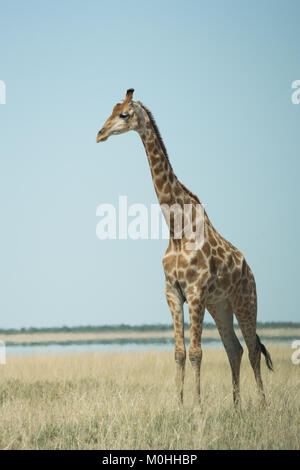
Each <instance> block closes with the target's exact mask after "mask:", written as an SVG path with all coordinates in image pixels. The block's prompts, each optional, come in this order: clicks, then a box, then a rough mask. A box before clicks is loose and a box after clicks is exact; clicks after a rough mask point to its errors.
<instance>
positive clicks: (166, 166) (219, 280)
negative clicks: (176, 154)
mask: <svg viewBox="0 0 300 470" xmlns="http://www.w3.org/2000/svg"><path fill="white" fill-rule="evenodd" d="M133 91H134V90H133V89H132V88H131V89H129V90H127V93H126V96H125V99H124V101H123V102H122V103H117V104H116V105H115V107H114V108H113V112H112V114H111V116H110V117H109V118H108V119H107V121H106V122H105V124H104V126H103V127H102V129H101V130H100V131H99V132H98V134H97V139H96V140H97V142H102V141H105V140H107V139H108V138H109V137H110V136H112V135H118V134H123V133H125V132H128V131H131V130H134V131H136V132H137V133H138V134H139V135H140V137H141V139H142V142H143V144H144V147H145V151H146V154H147V158H148V162H149V167H150V171H151V175H152V180H153V184H154V189H155V192H156V195H157V198H158V201H159V204H160V206H161V208H162V212H163V213H164V208H170V207H172V206H174V205H178V206H179V207H180V208H181V209H182V211H181V215H180V216H179V217H178V214H174V213H172V211H169V215H170V216H169V217H166V222H167V224H168V229H169V246H168V248H167V250H166V253H165V255H164V257H163V267H164V272H165V278H166V284H165V291H166V298H167V302H168V305H169V308H170V310H171V314H172V318H173V323H174V336H175V361H176V365H177V375H176V383H177V394H178V397H179V400H180V401H181V402H182V400H183V385H184V375H185V362H186V348H185V340H184V313H183V305H184V303H185V302H187V303H188V309H189V317H190V347H189V358H190V362H191V365H192V368H193V371H194V375H195V380H194V400H195V402H196V403H198V402H199V400H200V365H201V359H202V348H201V336H202V325H203V318H204V312H205V308H206V309H207V310H208V311H209V313H210V314H211V316H212V317H213V319H214V320H215V322H216V325H217V328H218V331H219V333H220V337H221V340H222V342H223V344H224V347H225V350H226V353H227V356H228V359H229V363H230V367H231V372H232V384H233V400H234V403H235V404H236V405H238V404H239V402H240V364H241V358H242V354H243V348H242V346H241V344H240V342H239V340H238V338H237V336H236V334H235V332H234V327H233V315H234V314H235V316H236V318H237V321H238V323H239V326H240V329H241V332H242V334H243V337H244V340H245V342H246V345H247V348H248V351H249V359H250V363H251V366H252V368H253V371H254V376H255V379H256V383H257V387H258V391H259V394H260V397H261V400H262V402H264V401H265V396H264V391H263V384H262V379H261V370H260V359H261V353H262V354H263V355H264V356H265V358H266V363H267V366H268V368H269V369H271V370H272V361H271V358H270V355H269V353H268V351H267V350H266V348H265V346H264V345H263V344H261V342H260V340H259V337H258V336H257V334H256V317H257V295H256V286H255V279H254V275H253V273H252V271H251V269H250V267H249V265H248V264H247V262H246V259H245V257H244V256H243V254H242V253H241V252H240V251H239V250H238V249H237V248H235V247H234V246H233V245H232V244H231V243H230V242H229V241H227V240H226V239H225V238H223V237H222V236H221V235H220V234H219V233H218V232H217V230H216V229H215V228H214V227H213V225H212V224H211V222H210V220H209V218H208V216H207V214H206V211H205V210H204V208H203V206H202V205H201V204H200V201H199V199H198V197H197V196H195V195H194V194H193V193H192V192H191V191H189V190H188V189H187V188H186V187H185V186H184V185H183V184H182V183H181V182H180V181H179V180H178V178H177V177H176V176H175V174H174V172H173V168H172V166H171V164H170V161H169V157H168V154H167V150H166V147H165V145H164V142H163V140H162V138H161V135H160V132H159V130H158V127H157V125H156V122H155V120H154V118H153V116H152V114H151V112H150V111H149V109H147V108H146V106H144V105H143V104H142V103H141V102H140V101H133V99H132V98H133ZM185 205H188V206H189V207H190V215H189V221H188V223H186V222H187V221H186V220H183V219H185V217H184V215H183V214H184V211H183V209H184V206H185ZM199 206H200V207H202V210H200V213H199ZM165 212H167V211H165ZM180 218H181V221H180V220H179V219H180ZM179 222H181V224H180V223H179ZM186 226H188V229H189V234H190V235H191V234H192V235H194V239H193V240H192V241H191V237H188V236H187V233H186V232H185V231H184V230H182V231H181V232H180V230H181V228H180V227H186ZM178 227H179V229H178ZM178 230H179V232H180V233H179V235H180V236H179V237H177V236H176V235H178Z"/></svg>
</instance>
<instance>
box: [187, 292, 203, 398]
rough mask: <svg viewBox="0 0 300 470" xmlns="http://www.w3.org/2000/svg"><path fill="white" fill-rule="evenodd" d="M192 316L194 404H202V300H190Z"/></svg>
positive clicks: (191, 341) (191, 345) (191, 354)
mask: <svg viewBox="0 0 300 470" xmlns="http://www.w3.org/2000/svg"><path fill="white" fill-rule="evenodd" d="M188 304H189V315H190V349H189V358H190V362H191V366H192V368H193V371H194V380H195V383H194V404H195V405H196V406H197V405H199V404H200V367H201V360H202V348H201V336H202V325H203V318H204V311H205V304H204V301H203V300H202V299H199V298H193V299H188Z"/></svg>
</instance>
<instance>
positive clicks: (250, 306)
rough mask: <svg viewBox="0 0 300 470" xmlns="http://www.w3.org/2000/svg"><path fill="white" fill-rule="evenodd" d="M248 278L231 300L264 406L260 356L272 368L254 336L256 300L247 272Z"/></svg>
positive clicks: (255, 335)
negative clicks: (262, 356) (262, 355)
mask: <svg viewBox="0 0 300 470" xmlns="http://www.w3.org/2000/svg"><path fill="white" fill-rule="evenodd" d="M248 276H249V277H248V278H246V279H243V280H242V281H241V283H240V285H239V286H238V289H237V293H236V295H235V296H234V298H233V302H232V303H233V307H234V312H235V316H236V318H237V321H238V323H239V326H240V329H241V332H242V335H243V337H244V340H245V343H246V345H247V348H248V355H249V360H250V364H251V366H252V369H253V372H254V376H255V380H256V384H257V388H258V392H259V394H260V397H261V403H262V404H265V394H264V389H263V382H262V378H261V368H260V361H261V354H262V353H263V354H264V356H265V357H266V362H267V365H268V367H269V368H272V361H271V357H270V355H269V353H268V352H267V350H266V348H265V346H264V345H263V344H262V343H261V342H260V340H259V337H258V336H257V334H256V317H257V298H256V288H255V282H254V278H253V275H252V273H251V271H250V270H249V273H248Z"/></svg>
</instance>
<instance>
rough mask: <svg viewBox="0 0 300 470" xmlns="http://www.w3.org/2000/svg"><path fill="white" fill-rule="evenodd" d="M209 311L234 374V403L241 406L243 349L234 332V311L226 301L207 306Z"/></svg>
mask: <svg viewBox="0 0 300 470" xmlns="http://www.w3.org/2000/svg"><path fill="white" fill-rule="evenodd" d="M207 310H208V311H209V313H210V314H211V316H212V317H213V319H214V321H215V322H216V325H217V328H218V331H219V334H220V337H221V340H222V343H223V345H224V348H225V351H226V353H227V356H228V360H229V364H230V367H231V373H232V387H233V403H234V405H235V406H236V407H239V406H240V366H241V360H242V355H243V348H242V346H241V344H240V342H239V340H238V338H237V336H236V334H235V332H234V328H233V309H232V305H231V303H230V302H229V301H228V300H226V301H224V302H220V303H218V304H216V305H213V306H211V305H209V306H207Z"/></svg>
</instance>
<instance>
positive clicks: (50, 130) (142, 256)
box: [0, 0, 300, 328]
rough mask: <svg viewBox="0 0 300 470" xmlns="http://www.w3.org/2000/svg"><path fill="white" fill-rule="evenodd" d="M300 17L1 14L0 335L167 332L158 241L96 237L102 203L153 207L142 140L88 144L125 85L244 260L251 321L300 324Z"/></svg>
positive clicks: (12, 7)
mask: <svg viewBox="0 0 300 470" xmlns="http://www.w3.org/2000/svg"><path fill="white" fill-rule="evenodd" d="M299 17H300V4H299V2H298V1H291V0H290V1H288V2H284V1H276V0H275V1H269V0H263V1H247V0H243V1H232V0H227V1H226V2H225V1H221V0H219V1H216V0H213V1H211V0H210V1H199V0H198V1H169V0H166V1H163V2H162V1H156V0H154V1H152V2H140V1H139V2H138V1H130V0H129V1H127V2H123V1H118V0H116V1H115V2H113V5H112V4H111V2H103V1H94V0H87V1H85V2H82V1H81V2H79V1H76V0H75V1H74V0H73V1H68V0H63V1H53V2H51V3H50V2H46V1H33V0H28V1H27V2H23V1H14V0H12V1H11V2H4V1H2V0H0V43H1V55H0V80H3V81H5V83H6V88H7V96H6V104H5V105H0V157H1V160H0V195H1V199H0V204H1V207H0V209H1V245H0V258H1V264H0V282H1V297H0V312H1V317H0V327H2V328H9V327H17V328H18V327H28V326H40V327H41V326H54V325H57V326H60V325H83V324H98V325H99V324H108V323H109V324H117V323H130V324H141V323H169V322H170V321H171V316H170V313H169V310H168V307H167V304H166V302H165V298H164V275H163V270H162V264H161V258H162V256H163V254H164V251H165V249H166V246H167V242H166V241H165V240H137V241H132V240H111V241H100V240H99V239H98V238H97V237H96V225H97V222H98V219H97V217H96V209H97V207H98V206H99V204H101V203H111V204H117V202H118V197H119V195H127V197H128V202H129V204H132V203H136V202H139V203H143V204H145V205H147V206H148V207H150V204H151V203H155V202H156V198H155V192H154V189H153V185H152V181H151V177H150V171H149V168H148V163H147V158H146V155H145V152H144V149H143V145H142V143H141V141H140V139H139V136H138V135H137V134H135V133H128V134H126V135H121V136H117V137H115V138H112V139H109V140H108V141H107V142H105V143H103V144H99V145H96V143H95V137H96V134H97V132H98V130H99V129H100V128H101V126H102V124H103V123H104V121H105V120H106V119H107V117H108V116H109V114H110V113H111V110H112V107H113V106H114V105H115V104H116V102H118V101H120V100H121V99H123V97H124V94H125V91H126V89H127V88H130V87H133V88H135V98H136V99H137V100H140V101H142V102H143V103H144V104H145V105H147V107H149V108H150V109H151V111H152V113H153V115H154V116H155V118H156V121H157V123H158V125H159V128H160V130H161V133H162V136H163V138H164V141H165V144H166V147H167V149H168V153H169V157H170V160H171V162H172V165H173V168H174V171H175V173H176V175H177V176H178V177H179V179H180V180H181V181H182V182H183V183H184V184H185V185H186V186H187V187H188V188H189V189H190V190H192V191H193V192H194V193H196V194H197V195H198V196H199V198H200V200H201V201H202V202H203V203H204V204H205V207H206V210H207V212H208V215H209V217H210V219H211V221H212V223H213V224H214V226H215V227H216V229H217V230H218V231H219V232H220V233H221V234H222V235H223V236H224V237H225V238H227V239H229V240H230V241H231V242H232V243H233V244H234V245H235V246H237V247H238V248H239V249H240V250H241V251H242V252H243V253H244V255H245V257H246V259H247V261H248V263H249V264H250V266H251V268H252V270H253V272H254V274H255V277H256V282H257V290H258V299H259V311H258V319H259V320H260V321H299V318H300V317H299V313H298V303H297V292H298V290H299V285H298V284H299V273H298V266H299V247H298V243H299V239H300V237H299V228H300V224H299V216H298V214H299V209H298V201H299V124H300V105H294V104H292V102H291V95H292V89H291V84H292V82H293V81H294V80H299V79H300V50H299V44H300V37H299V36H300V32H299V31H300V30H299ZM205 319H206V320H209V316H208V314H206V318H205Z"/></svg>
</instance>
